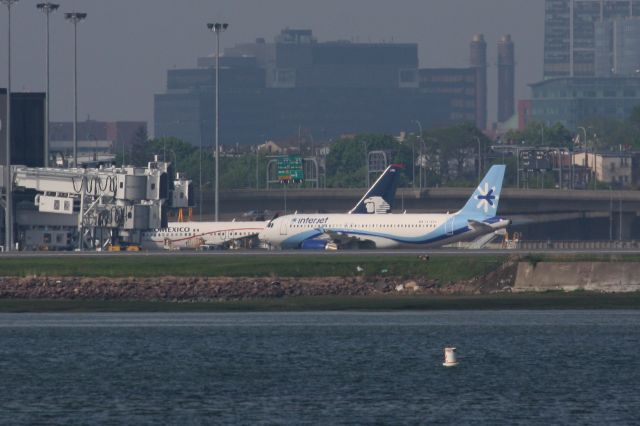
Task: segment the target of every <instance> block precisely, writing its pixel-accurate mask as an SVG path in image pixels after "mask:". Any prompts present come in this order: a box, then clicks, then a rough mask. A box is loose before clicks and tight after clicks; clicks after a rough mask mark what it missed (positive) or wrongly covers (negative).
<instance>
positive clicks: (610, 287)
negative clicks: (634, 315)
mask: <svg viewBox="0 0 640 426" xmlns="http://www.w3.org/2000/svg"><path fill="white" fill-rule="evenodd" d="M549 290H563V291H574V290H589V291H601V292H632V291H640V262H540V263H537V264H534V263H531V262H519V264H518V271H517V274H516V280H515V285H514V286H513V289H512V291H513V292H536V291H549Z"/></svg>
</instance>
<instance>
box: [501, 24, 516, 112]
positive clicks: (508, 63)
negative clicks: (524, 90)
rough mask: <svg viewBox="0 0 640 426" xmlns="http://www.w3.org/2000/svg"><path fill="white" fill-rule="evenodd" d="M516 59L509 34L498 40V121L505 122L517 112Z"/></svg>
mask: <svg viewBox="0 0 640 426" xmlns="http://www.w3.org/2000/svg"><path fill="white" fill-rule="evenodd" d="M515 79H516V59H515V53H514V45H513V41H512V40H511V36H510V35H509V34H507V35H505V36H503V37H502V38H501V39H500V41H499V42H498V122H500V123H504V122H505V121H507V120H508V119H510V118H511V117H512V116H513V114H514V113H515Z"/></svg>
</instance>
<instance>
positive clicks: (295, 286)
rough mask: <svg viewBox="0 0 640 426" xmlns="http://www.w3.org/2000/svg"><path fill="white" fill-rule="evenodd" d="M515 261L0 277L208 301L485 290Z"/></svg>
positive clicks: (24, 287) (83, 294)
mask: <svg viewBox="0 0 640 426" xmlns="http://www.w3.org/2000/svg"><path fill="white" fill-rule="evenodd" d="M514 276H515V264H506V265H504V266H503V267H501V268H499V269H498V270H496V271H493V272H491V273H490V274H488V275H486V276H484V277H478V278H474V279H472V280H469V281H463V282H456V283H441V282H438V281H437V280H429V279H426V278H420V277H417V278H413V279H407V278H401V277H384V276H366V277H365V276H358V277H318V278H284V277H283V278H246V277H245V278H224V277H195V278H185V277H160V278H75V277H24V278H17V277H11V278H0V298H3V299H52V300H55V299H62V300H71V299H80V300H157V301H214V300H243V299H264V298H280V297H296V296H374V295H395V294H433V295H443V294H489V293H497V292H501V291H504V290H505V288H509V285H510V283H511V282H512V281H513V277H514Z"/></svg>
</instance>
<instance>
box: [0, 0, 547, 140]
mask: <svg viewBox="0 0 640 426" xmlns="http://www.w3.org/2000/svg"><path fill="white" fill-rule="evenodd" d="M39 1H40V0H21V1H20V2H19V3H18V4H16V5H15V6H14V7H13V9H12V16H13V20H12V26H13V32H12V34H13V35H12V37H13V55H12V56H13V74H12V79H13V83H12V86H13V89H14V90H15V91H41V90H44V87H45V83H44V81H45V80H44V63H45V62H44V61H45V42H44V40H45V26H44V24H45V17H44V15H43V14H42V13H40V12H39V11H38V10H37V9H36V3H38V2H39ZM58 2H59V3H60V4H61V8H60V10H59V11H58V12H56V13H55V14H53V15H52V16H51V27H52V31H51V45H52V64H51V67H52V68H51V69H52V74H51V84H52V92H51V102H52V110H51V116H52V117H51V118H52V120H55V121H61V120H71V119H72V118H73V98H72V96H73V80H72V78H73V25H72V24H71V23H69V22H66V21H65V20H64V18H63V13H64V12H65V11H67V12H68V11H80V12H86V13H88V18H87V20H86V21H83V22H81V23H80V24H79V27H78V34H79V42H78V56H79V113H78V117H79V119H80V120H83V119H85V118H86V117H87V116H91V118H94V119H97V120H147V121H148V122H149V128H150V130H151V132H152V131H153V127H152V122H153V95H154V93H161V92H162V91H163V90H164V86H165V82H166V70H167V69H168V68H174V67H176V68H185V67H192V66H194V65H195V62H196V58H197V57H198V56H205V55H207V54H210V53H212V52H213V46H214V36H213V34H211V33H209V32H208V30H207V29H206V27H205V24H206V22H212V21H222V22H229V24H230V27H229V30H227V32H226V33H224V34H223V36H222V38H221V41H222V45H223V46H231V45H233V44H235V43H238V42H246V41H252V40H254V39H255V38H256V37H265V38H266V39H267V40H272V39H273V37H274V36H275V35H276V34H277V33H279V31H280V30H281V29H282V28H284V27H290V28H310V29H312V30H313V32H314V34H315V35H316V37H317V38H318V40H319V41H329V40H336V39H352V40H354V41H391V40H394V41H398V42H416V43H418V45H419V56H420V64H421V66H427V67H432V66H466V65H468V61H469V41H470V40H471V37H472V36H473V34H476V33H484V34H485V38H486V40H487V44H488V60H489V63H490V65H491V66H490V68H489V70H488V75H489V111H490V118H491V119H495V110H496V107H495V103H496V94H495V91H496V78H497V77H496V67H495V62H496V43H497V41H498V39H499V38H500V36H501V35H503V34H506V33H510V34H511V35H512V37H513V40H514V42H515V46H516V61H517V71H516V73H517V78H516V82H517V83H516V85H517V87H516V98H517V99H520V98H527V97H528V96H529V89H528V87H527V84H528V83H531V82H534V81H537V80H539V79H541V77H542V47H543V32H544V0H395V1H386V0H321V1H320V0H220V1H213V0H60V1H58ZM6 24H7V11H6V8H5V7H2V8H1V9H0V86H2V87H4V86H5V85H6V78H7V75H6V69H7V54H6V53H7V52H6V47H7V44H6V28H7V27H6Z"/></svg>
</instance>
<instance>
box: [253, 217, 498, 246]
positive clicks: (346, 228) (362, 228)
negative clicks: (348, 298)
mask: <svg viewBox="0 0 640 426" xmlns="http://www.w3.org/2000/svg"><path fill="white" fill-rule="evenodd" d="M470 220H471V222H470ZM472 220H473V218H471V217H469V218H467V217H465V215H462V214H386V215H351V214H300V215H288V216H283V217H280V218H277V219H275V220H274V221H272V222H271V223H270V224H269V225H267V227H266V228H265V229H264V230H263V231H262V232H261V233H260V235H259V238H260V240H262V241H265V242H268V243H269V244H271V245H272V246H275V247H278V248H282V249H292V248H300V246H301V244H302V243H303V241H307V240H309V239H320V240H324V239H331V238H332V237H333V239H336V238H340V237H344V238H345V239H352V240H360V241H370V242H371V243H373V244H374V245H375V248H396V247H403V246H413V247H415V246H420V247H435V246H442V245H444V244H449V243H453V242H456V241H460V240H463V239H465V240H466V239H470V238H474V237H477V236H480V235H483V234H487V233H489V232H493V231H496V230H498V229H501V228H504V227H506V226H507V225H508V224H509V223H510V221H508V220H506V219H502V218H499V217H491V218H488V219H486V220H484V221H482V222H481V223H478V222H476V226H474V222H472Z"/></svg>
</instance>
